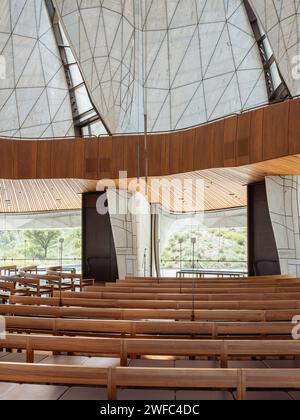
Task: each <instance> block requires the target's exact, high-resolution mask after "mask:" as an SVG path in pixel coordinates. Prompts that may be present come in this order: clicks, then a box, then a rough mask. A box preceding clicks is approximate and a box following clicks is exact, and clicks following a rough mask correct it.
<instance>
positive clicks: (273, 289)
mask: <svg viewBox="0 0 300 420" xmlns="http://www.w3.org/2000/svg"><path fill="white" fill-rule="evenodd" d="M86 290H87V291H94V292H106V293H107V292H119V293H131V294H135V293H149V294H152V293H186V294H188V293H191V294H195V293H202V294H213V295H216V296H217V295H218V294H228V295H230V294H232V293H239V294H242V293H244V294H246V293H247V294H251V293H252V294H257V293H258V292H259V293H300V287H299V286H295V287H294V286H285V287H284V286H267V287H266V286H264V287H251V288H248V287H247V288H239V287H235V288H226V287H225V288H222V289H220V288H218V289H216V288H198V289H193V288H191V287H184V286H183V287H173V288H169V287H166V286H164V287H152V288H150V287H139V286H137V287H126V286H106V287H97V286H95V288H93V286H91V288H90V289H86Z"/></svg>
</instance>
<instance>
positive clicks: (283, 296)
mask: <svg viewBox="0 0 300 420" xmlns="http://www.w3.org/2000/svg"><path fill="white" fill-rule="evenodd" d="M97 290H98V288H97V287H87V290H86V291H85V292H82V293H83V294H81V296H82V297H84V298H85V299H113V300H142V301H145V300H173V301H175V300H179V301H197V300H198V301H230V302H231V301H233V300H234V301H235V300H237V301H245V300H246V301H250V300H252V301H268V300H295V299H297V300H298V299H300V293H293V292H290V293H282V292H281V293H260V292H257V293H231V294H228V293H224V294H222V293H217V294H213V293H205V294H203V293H197V292H196V293H195V294H193V293H134V294H132V293H130V292H129V293H128V292H127V291H125V292H105V291H104V292H98V291H97ZM54 296H55V297H57V296H60V295H58V294H57V293H55V292H54Z"/></svg>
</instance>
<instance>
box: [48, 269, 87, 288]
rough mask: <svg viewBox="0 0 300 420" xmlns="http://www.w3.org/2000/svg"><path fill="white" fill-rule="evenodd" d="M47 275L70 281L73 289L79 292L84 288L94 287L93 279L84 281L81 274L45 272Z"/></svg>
mask: <svg viewBox="0 0 300 420" xmlns="http://www.w3.org/2000/svg"><path fill="white" fill-rule="evenodd" d="M47 274H48V275H50V276H51V275H54V276H55V275H56V276H59V277H60V278H61V279H63V280H71V281H72V284H73V286H74V288H77V287H78V288H79V289H80V291H82V290H83V289H84V287H86V286H94V285H95V279H85V278H84V277H83V275H82V274H77V273H73V272H71V273H66V272H61V271H55V270H54V271H51V270H48V271H47Z"/></svg>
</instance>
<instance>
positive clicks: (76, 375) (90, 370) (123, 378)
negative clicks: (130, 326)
mask: <svg viewBox="0 0 300 420" xmlns="http://www.w3.org/2000/svg"><path fill="white" fill-rule="evenodd" d="M0 381H1V382H10V383H29V384H51V385H66V386H70V385H71V386H73V385H87V386H97V387H99V386H102V387H106V388H107V392H108V399H109V400H115V399H117V391H118V388H120V387H122V388H152V389H155V388H156V389H157V388H159V389H162V388H167V389H181V390H183V389H194V390H196V389H230V390H236V395H237V399H238V400H246V399H247V391H249V390H251V389H300V370H298V369H297V370H290V369H280V370H272V369H177V368H176V369H174V368H172V369H169V368H128V367H117V368H108V369H107V368H98V367H85V366H65V365H38V364H20V363H3V364H0Z"/></svg>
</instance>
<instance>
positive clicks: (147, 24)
mask: <svg viewBox="0 0 300 420" xmlns="http://www.w3.org/2000/svg"><path fill="white" fill-rule="evenodd" d="M55 3H56V6H57V9H58V11H59V13H60V16H61V17H62V21H63V24H64V27H65V29H66V33H67V36H68V38H69V41H70V43H71V45H72V47H73V51H74V53H75V55H76V56H77V59H78V61H79V63H80V66H81V68H82V71H83V74H84V77H85V81H86V83H87V86H88V88H89V90H90V92H91V95H92V97H93V99H94V102H95V104H96V106H97V108H98V110H99V112H100V114H101V115H102V117H103V118H104V121H105V122H106V123H107V125H108V127H109V129H110V130H111V131H112V132H113V133H115V132H138V131H143V128H144V122H143V112H144V111H145V112H146V113H147V114H148V126H149V127H148V128H149V130H150V131H166V130H173V129H180V128H186V127H190V126H193V125H197V124H200V123H204V122H207V121H210V120H213V119H216V118H219V117H223V116H226V115H229V114H232V113H235V112H240V111H242V110H244V109H247V108H249V107H254V106H256V105H260V104H263V103H267V102H268V98H267V92H266V86H265V80H264V73H263V69H262V63H261V59H260V56H259V52H258V48H257V44H256V41H255V39H254V36H253V32H252V28H251V26H250V24H249V21H248V18H247V15H246V11H245V8H244V6H243V2H242V0H230V1H228V0H225V1H224V0H210V1H207V0H176V1H175V0H165V1H161V0H138V1H133V0H124V1H115V0H104V1H99V0H82V1H80V2H74V1H68V0H55ZM144 86H145V87H146V98H145V103H146V106H145V107H143V101H144V97H143V87H144ZM143 108H144V109H143Z"/></svg>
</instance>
